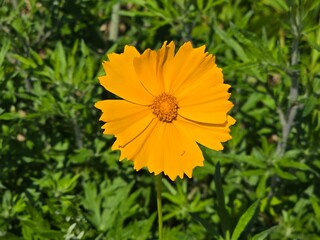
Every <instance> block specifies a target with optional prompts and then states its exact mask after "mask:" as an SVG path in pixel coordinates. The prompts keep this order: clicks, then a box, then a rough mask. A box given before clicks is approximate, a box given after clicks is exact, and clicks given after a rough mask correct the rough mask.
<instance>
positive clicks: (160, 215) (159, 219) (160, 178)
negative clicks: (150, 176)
mask: <svg viewBox="0 0 320 240" xmlns="http://www.w3.org/2000/svg"><path fill="white" fill-rule="evenodd" d="M156 184H157V207H158V224H159V225H158V226H159V240H163V222H162V203H161V189H162V173H160V174H158V175H157V176H156Z"/></svg>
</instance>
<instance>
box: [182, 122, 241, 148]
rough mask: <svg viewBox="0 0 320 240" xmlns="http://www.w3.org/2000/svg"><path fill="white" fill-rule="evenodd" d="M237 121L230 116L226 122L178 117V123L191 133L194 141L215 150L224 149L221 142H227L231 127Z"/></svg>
mask: <svg viewBox="0 0 320 240" xmlns="http://www.w3.org/2000/svg"><path fill="white" fill-rule="evenodd" d="M234 123H235V120H234V119H233V118H232V117H230V116H228V117H227V121H226V122H225V123H224V124H201V123H196V122H192V121H188V120H186V119H183V118H179V119H177V123H176V125H180V126H181V128H182V127H183V128H184V129H186V131H187V132H189V133H190V135H191V136H192V138H193V139H194V141H196V142H198V143H200V144H201V145H204V146H206V147H208V148H211V149H213V150H217V151H219V150H222V149H223V146H222V144H221V142H226V141H228V140H230V139H231V138H232V137H231V136H230V134H229V133H230V129H229V127H230V126H231V125H233V124H234Z"/></svg>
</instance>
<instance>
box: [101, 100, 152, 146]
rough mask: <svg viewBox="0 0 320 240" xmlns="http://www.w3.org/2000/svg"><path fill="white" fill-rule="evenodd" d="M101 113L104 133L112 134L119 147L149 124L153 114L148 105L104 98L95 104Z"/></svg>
mask: <svg viewBox="0 0 320 240" xmlns="http://www.w3.org/2000/svg"><path fill="white" fill-rule="evenodd" d="M95 107H97V108H99V109H101V110H102V111H103V114H102V116H101V118H100V120H102V121H104V122H106V124H104V125H103V126H102V128H103V129H104V134H114V135H115V136H116V137H117V144H118V145H119V147H121V146H125V145H126V144H128V143H129V142H131V141H132V140H133V139H134V138H135V137H136V136H138V135H139V134H140V133H141V132H143V131H144V129H145V128H146V127H147V126H148V125H149V124H150V122H151V121H152V119H153V118H154V115H153V114H152V113H151V111H150V109H149V108H148V107H144V106H141V105H136V104H133V103H130V102H127V101H125V100H105V101H100V102H97V103H96V104H95Z"/></svg>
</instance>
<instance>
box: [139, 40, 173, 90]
mask: <svg viewBox="0 0 320 240" xmlns="http://www.w3.org/2000/svg"><path fill="white" fill-rule="evenodd" d="M173 56H174V43H173V42H171V43H170V44H169V45H167V43H166V42H165V43H164V44H163V45H162V47H161V49H159V50H158V51H153V50H150V49H147V50H146V51H144V52H143V54H142V55H141V56H140V57H139V58H135V59H134V67H135V70H136V73H137V76H138V78H139V80H140V81H141V83H142V85H143V86H144V87H145V89H146V90H147V91H149V92H150V93H151V94H152V95H153V96H158V95H160V94H161V93H163V92H165V79H164V77H163V72H164V71H166V69H167V68H168V66H170V65H171V61H172V59H173Z"/></svg>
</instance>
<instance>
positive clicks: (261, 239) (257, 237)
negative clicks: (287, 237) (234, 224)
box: [251, 226, 277, 240]
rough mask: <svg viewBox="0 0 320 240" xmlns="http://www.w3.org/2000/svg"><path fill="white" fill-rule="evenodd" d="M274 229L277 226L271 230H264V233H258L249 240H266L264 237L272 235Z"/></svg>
mask: <svg viewBox="0 0 320 240" xmlns="http://www.w3.org/2000/svg"><path fill="white" fill-rule="evenodd" d="M276 228H277V226H273V227H271V228H269V229H267V230H264V231H262V232H261V233H258V234H256V235H254V236H253V237H252V239H251V240H264V239H266V237H268V236H269V234H270V233H272V232H273V231H274V230H275V229H276Z"/></svg>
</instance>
